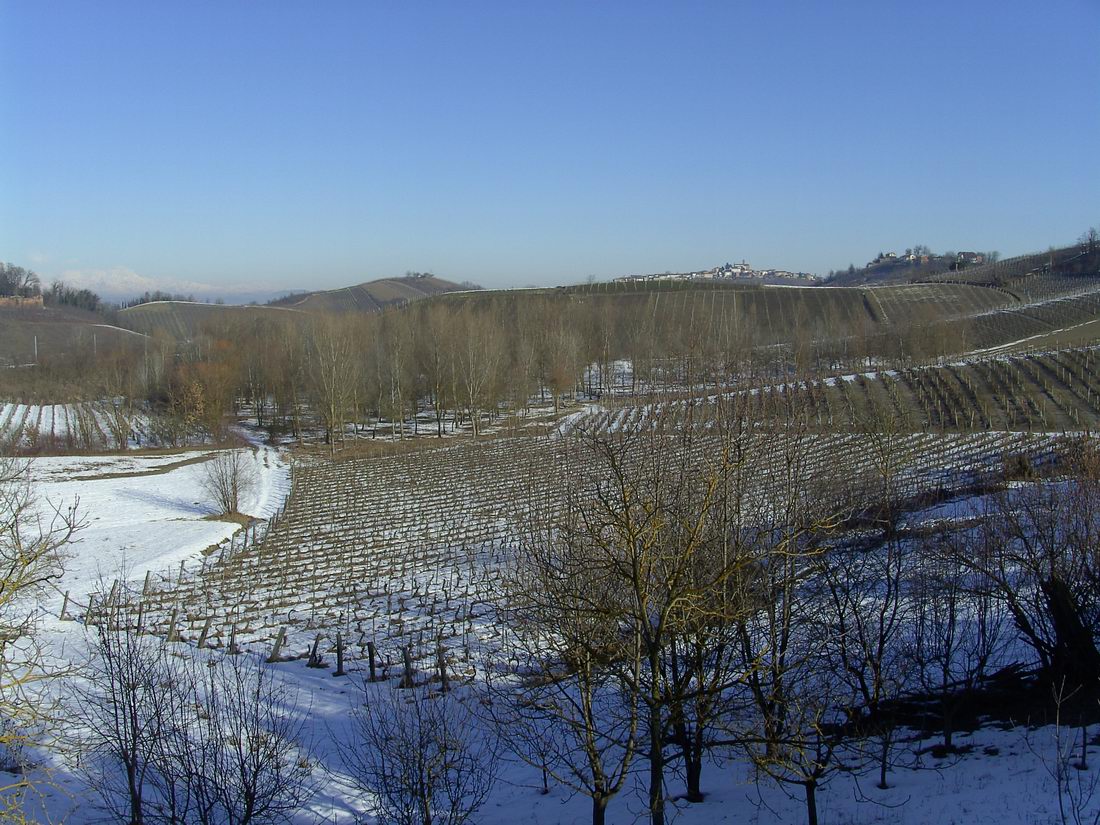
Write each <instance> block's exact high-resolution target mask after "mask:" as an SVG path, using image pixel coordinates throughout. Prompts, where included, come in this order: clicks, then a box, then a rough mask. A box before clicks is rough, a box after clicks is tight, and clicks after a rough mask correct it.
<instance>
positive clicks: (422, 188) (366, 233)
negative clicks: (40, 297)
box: [0, 0, 1100, 293]
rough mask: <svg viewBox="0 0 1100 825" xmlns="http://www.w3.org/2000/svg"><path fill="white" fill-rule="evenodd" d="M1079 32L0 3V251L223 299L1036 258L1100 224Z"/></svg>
mask: <svg viewBox="0 0 1100 825" xmlns="http://www.w3.org/2000/svg"><path fill="white" fill-rule="evenodd" d="M1097 43H1100V2H1097V0H1049V2H1046V3H1042V4H1040V3H1034V2H1028V3H1023V2H1004V0H1000V1H999V2H984V1H983V0H974V2H959V1H958V0H955V2H935V0H933V2H921V3H913V2H890V0H877V2H866V3H862V2H850V3H849V2H734V0H727V2H715V3H702V2H682V3H681V2H677V3H672V2H669V3H645V2H629V3H627V2H623V3H617V2H600V3H593V2H577V3H571V2H545V3H534V2H530V3H528V2H501V3H488V2H439V3H429V2H394V3H384V2H348V3H340V2H324V3H312V2H309V3H307V2H301V3H290V2H265V3H260V2H247V3H246V2H225V1H224V0H223V2H210V3H202V2H187V3H183V2H179V3H169V2H157V3H148V2H141V3H137V2H135V3H122V2H109V1H108V2H95V3H89V2H73V3H65V2H51V1H50V0H26V2H8V0H0V123H2V124H3V126H2V128H0V259H3V260H10V261H13V262H15V263H20V264H23V265H27V266H32V267H33V268H35V269H36V270H37V271H38V272H39V273H40V274H42V275H43V276H44V277H46V278H47V279H50V278H55V277H61V276H64V277H67V278H69V279H70V280H78V281H79V280H81V279H83V280H84V281H86V282H88V283H97V281H96V278H99V279H100V280H101V281H110V280H111V279H115V280H117V281H119V282H125V283H127V284H133V285H140V284H142V283H147V284H151V285H166V286H172V285H188V284H190V285H209V286H210V287H211V289H224V290H225V291H226V292H227V293H228V292H230V291H231V290H232V289H233V288H234V286H235V285H240V284H255V285H269V286H270V287H271V288H276V289H277V288H284V287H286V288H321V287H334V286H340V285H345V284H348V283H354V282H358V281H363V280H368V279H372V278H378V277H386V276H392V275H397V274H401V273H403V272H404V271H405V270H409V269H412V270H426V269H430V270H432V271H434V272H436V273H438V274H440V275H441V276H443V277H447V278H451V279H453V280H466V279H470V280H475V281H479V282H481V283H483V284H485V285H487V286H504V285H525V284H534V283H539V284H549V283H568V282H575V281H578V280H582V279H585V278H587V277H589V276H596V277H598V278H605V277H613V276H616V275H622V274H628V273H637V272H655V271H664V270H666V269H672V270H682V269H687V268H699V267H705V266H710V265H713V264H716V263H720V262H723V261H726V260H741V259H745V260H747V261H748V262H749V263H751V264H755V265H758V266H765V265H766V266H775V267H783V268H790V269H798V270H806V271H812V272H818V273H824V272H825V271H827V270H828V269H830V268H833V267H840V266H845V265H847V264H848V262H849V261H854V262H856V263H857V264H859V263H862V262H864V261H866V260H868V259H869V258H870V257H872V256H873V255H874V254H875V253H877V252H878V251H879V250H884V249H897V250H900V249H903V248H904V247H906V246H911V245H912V244H915V243H924V244H927V245H929V246H931V247H932V248H933V249H935V250H944V249H978V250H988V249H998V250H1000V251H1001V252H1002V254H1004V255H1011V254H1016V253H1021V252H1025V251H1031V250H1035V249H1043V248H1045V247H1047V246H1048V245H1050V244H1059V243H1065V242H1069V241H1072V240H1074V239H1075V238H1076V237H1077V236H1078V235H1080V234H1081V233H1082V232H1083V231H1084V230H1085V229H1086V228H1087V227H1088V226H1096V225H1100V185H1098V184H1100V150H1098V147H1100V49H1097ZM127 279H129V280H127Z"/></svg>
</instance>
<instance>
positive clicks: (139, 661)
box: [76, 591, 316, 825]
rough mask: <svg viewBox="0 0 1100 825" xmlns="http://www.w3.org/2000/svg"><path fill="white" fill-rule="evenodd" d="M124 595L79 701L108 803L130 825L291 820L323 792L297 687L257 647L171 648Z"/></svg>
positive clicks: (107, 606)
mask: <svg viewBox="0 0 1100 825" xmlns="http://www.w3.org/2000/svg"><path fill="white" fill-rule="evenodd" d="M115 592H116V595H117V594H118V591H115ZM124 604H125V602H124V600H122V599H121V598H117V599H115V600H114V601H112V600H111V597H110V596H107V597H105V603H104V605H103V607H102V609H101V610H100V611H98V613H97V618H98V621H99V625H98V627H97V628H96V631H95V641H94V643H93V647H92V655H91V658H90V661H89V663H88V666H87V667H88V673H89V675H90V677H91V678H90V679H89V680H88V682H87V684H86V686H85V687H83V688H82V689H81V690H80V694H79V704H78V705H77V708H76V711H77V714H78V717H79V718H80V719H81V720H82V722H83V723H84V726H85V728H86V730H87V732H88V733H87V736H86V739H87V741H86V748H87V757H88V758H85V759H84V761H83V764H84V770H85V772H86V773H87V774H88V776H89V779H90V784H91V785H92V786H93V787H95V788H96V790H97V792H98V793H99V796H100V800H101V803H102V805H103V807H104V809H105V810H106V811H107V812H108V813H109V814H111V815H112V816H113V817H115V818H116V819H118V820H120V821H125V822H129V823H130V825H143V823H165V824H166V825H167V823H173V824H175V823H187V825H190V823H194V824H195V825H216V823H229V824H230V825H260V824H261V823H263V824H264V825H268V824H269V823H270V824H272V825H274V823H284V822H288V821H289V820H290V819H291V817H292V815H293V814H294V813H295V812H296V811H298V810H300V809H301V807H302V806H303V805H304V804H305V803H306V802H308V800H309V799H310V797H311V796H312V795H313V793H314V792H315V791H316V782H315V779H314V777H313V766H312V762H311V760H310V758H309V754H308V752H307V751H306V750H305V749H304V746H303V745H302V743H301V742H300V741H299V740H300V738H301V734H302V726H303V721H304V719H303V717H302V716H301V714H300V712H299V711H298V710H297V709H296V702H295V695H294V694H293V692H292V691H289V690H288V689H286V688H285V687H283V685H282V683H281V682H280V681H279V680H278V679H277V678H276V676H275V674H274V673H273V672H272V670H271V669H270V668H267V667H265V666H263V665H262V664H261V663H260V662H259V661H258V660H257V659H255V658H254V657H252V656H249V655H238V656H225V657H223V658H222V659H220V660H212V661H205V660H202V661H200V660H197V659H181V658H179V657H177V656H173V655H171V651H170V650H169V649H168V648H167V647H166V646H165V645H164V644H163V642H162V641H161V640H158V639H154V638H153V637H150V636H145V635H142V634H141V633H140V630H141V629H140V628H139V627H137V626H136V624H135V623H134V619H133V617H132V616H131V615H130V614H129V612H128V610H127V609H126V608H125V607H124V606H123V605H124Z"/></svg>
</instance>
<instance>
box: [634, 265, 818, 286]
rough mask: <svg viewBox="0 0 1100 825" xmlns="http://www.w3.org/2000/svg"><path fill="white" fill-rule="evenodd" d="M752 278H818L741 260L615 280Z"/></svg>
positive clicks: (792, 279)
mask: <svg viewBox="0 0 1100 825" xmlns="http://www.w3.org/2000/svg"><path fill="white" fill-rule="evenodd" d="M732 279H737V280H754V281H796V282H802V283H805V284H811V283H815V282H817V281H818V280H819V278H818V277H817V276H816V275H811V274H810V273H808V272H790V271H788V270H786V269H753V268H752V267H751V266H749V265H748V264H747V263H745V262H744V261H742V262H741V263H739V264H731V263H725V264H722V265H721V266H716V267H714V268H713V269H705V270H701V271H697V272H663V273H659V274H655V275H626V276H624V277H622V278H616V279H615V280H616V281H687V280H703V281H706V280H732Z"/></svg>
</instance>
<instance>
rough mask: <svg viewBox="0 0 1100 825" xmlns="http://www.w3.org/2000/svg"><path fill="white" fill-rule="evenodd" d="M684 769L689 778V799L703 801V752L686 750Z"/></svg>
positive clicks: (689, 800) (690, 800)
mask: <svg viewBox="0 0 1100 825" xmlns="http://www.w3.org/2000/svg"><path fill="white" fill-rule="evenodd" d="M684 771H685V774H686V779H687V801H688V802H702V801H703V791H702V790H701V789H700V784H701V782H702V776H703V760H702V758H701V754H689V753H688V751H687V750H685V751H684Z"/></svg>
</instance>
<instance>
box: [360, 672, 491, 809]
mask: <svg viewBox="0 0 1100 825" xmlns="http://www.w3.org/2000/svg"><path fill="white" fill-rule="evenodd" d="M363 687H364V695H362V696H361V697H360V699H361V700H362V701H360V702H359V703H358V704H356V705H355V706H354V707H353V708H352V712H351V720H352V737H353V738H352V739H351V740H350V741H345V742H343V743H342V746H341V750H342V755H343V760H344V763H345V766H346V767H347V769H348V771H349V772H350V774H351V777H352V779H353V780H354V781H355V783H356V784H357V785H358V786H359V788H360V789H361V790H362V791H364V792H365V793H369V794H372V795H373V796H374V798H375V800H376V802H377V805H378V815H379V818H380V820H381V821H383V822H392V823H395V825H462V823H464V822H467V821H469V820H470V819H471V817H473V815H474V814H475V813H477V811H478V809H479V808H480V807H481V806H482V805H483V804H484V802H485V800H486V798H487V797H488V795H489V791H490V790H491V789H492V787H493V783H494V781H495V779H496V765H497V754H496V748H495V745H494V743H493V742H492V740H491V739H489V738H488V737H486V736H485V735H484V732H481V731H478V730H476V729H475V728H474V727H473V725H474V724H475V718H474V716H473V715H472V714H471V713H470V712H469V710H467V708H466V707H465V705H464V704H463V703H462V701H461V700H460V699H459V698H457V695H456V694H455V693H453V692H447V693H430V692H429V691H428V689H427V688H421V687H413V688H410V689H407V690H392V689H388V688H386V687H385V686H382V687H380V688H375V689H374V690H371V689H370V688H368V686H367V685H366V684H364V686H363ZM368 690H370V695H366V691H368ZM377 690H382V691H386V692H385V693H383V694H382V695H381V696H379V695H378V694H377V692H376V691H377Z"/></svg>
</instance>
